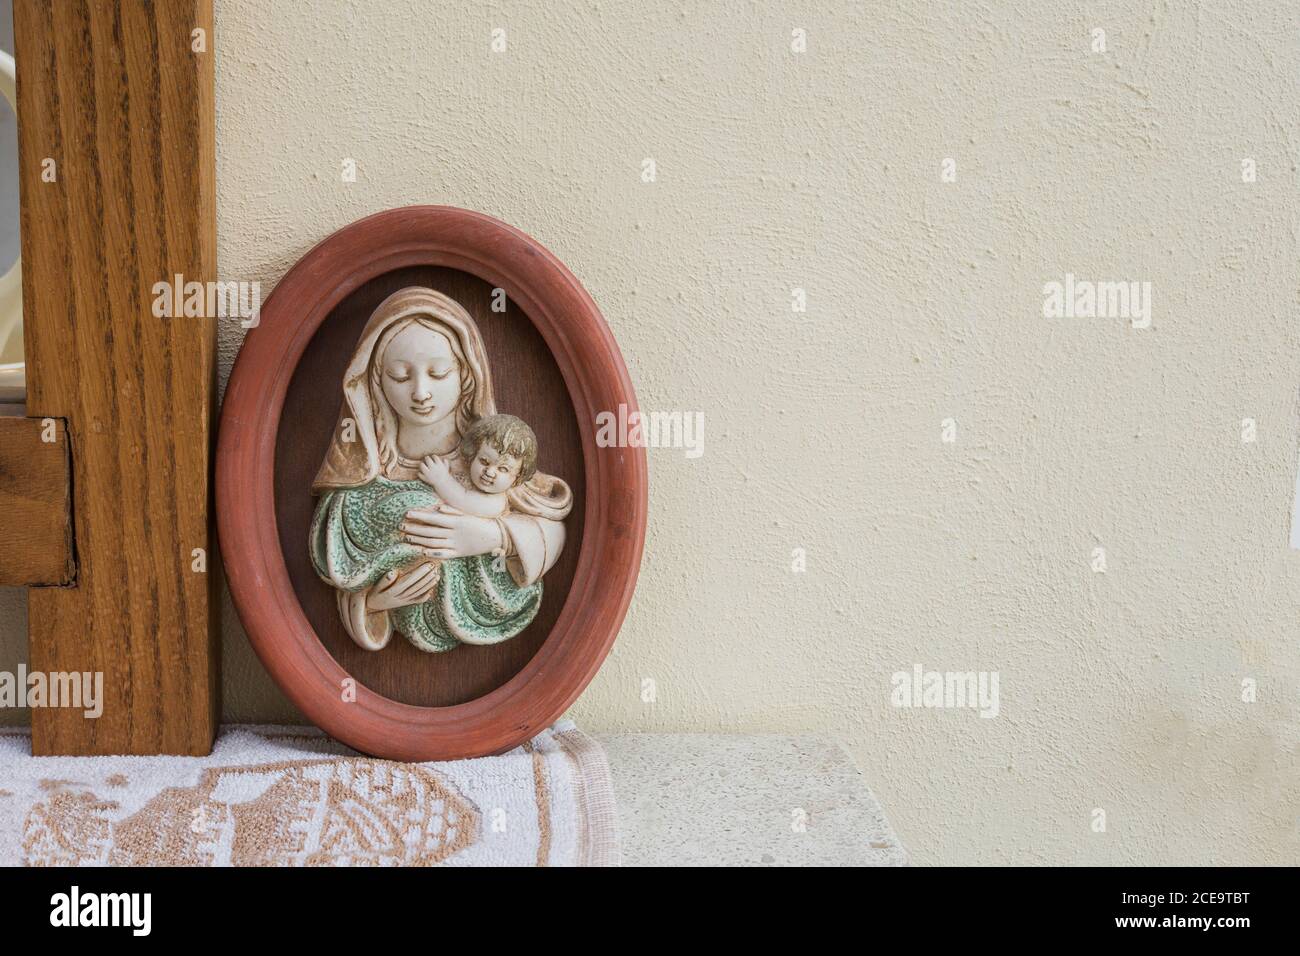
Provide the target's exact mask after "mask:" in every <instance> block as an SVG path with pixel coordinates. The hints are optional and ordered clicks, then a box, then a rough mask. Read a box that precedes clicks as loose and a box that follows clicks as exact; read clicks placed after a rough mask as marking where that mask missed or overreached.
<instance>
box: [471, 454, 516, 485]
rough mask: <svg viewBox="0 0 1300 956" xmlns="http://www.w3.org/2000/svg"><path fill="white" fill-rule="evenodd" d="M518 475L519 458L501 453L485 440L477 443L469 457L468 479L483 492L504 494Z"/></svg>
mask: <svg viewBox="0 0 1300 956" xmlns="http://www.w3.org/2000/svg"><path fill="white" fill-rule="evenodd" d="M518 477H519V459H518V458H516V457H515V456H514V455H503V454H502V453H501V452H499V451H497V450H496V449H495V448H493V447H492V446H491V445H489V444H488V443H487V442H483V443H482V444H481V445H479V446H478V451H477V452H476V453H475V454H474V457H473V458H472V459H470V463H469V480H470V481H471V482H473V483H474V487H475V488H477V489H478V490H479V491H482V492H484V493H485V494H489V495H499V494H504V493H505V492H507V491H509V490H510V489H511V488H513V487H514V484H515V479H516V478H518Z"/></svg>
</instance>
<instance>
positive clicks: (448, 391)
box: [380, 323, 460, 425]
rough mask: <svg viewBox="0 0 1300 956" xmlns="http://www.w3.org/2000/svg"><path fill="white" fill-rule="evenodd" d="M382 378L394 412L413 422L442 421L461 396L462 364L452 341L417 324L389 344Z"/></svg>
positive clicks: (409, 326)
mask: <svg viewBox="0 0 1300 956" xmlns="http://www.w3.org/2000/svg"><path fill="white" fill-rule="evenodd" d="M380 379H381V381H382V382H383V389H384V397H385V398H386V399H388V404H389V405H391V406H392V408H393V412H394V413H395V414H396V415H397V417H398V418H400V419H402V420H403V421H405V422H409V423H410V424H412V425H432V424H433V423H434V422H437V421H441V420H442V419H443V418H445V417H446V416H448V415H450V414H451V413H452V412H454V411H455V410H456V402H457V401H459V399H460V365H459V364H458V363H457V362H456V356H455V355H454V354H452V351H451V342H449V341H448V340H447V336H445V335H443V334H442V333H441V332H436V331H434V330H433V329H430V328H426V327H425V326H423V325H420V324H418V323H412V324H411V325H408V326H407V327H406V328H405V329H403V330H402V331H401V332H398V333H397V335H396V336H394V338H393V340H392V341H391V342H389V343H388V348H387V349H386V350H385V351H384V365H383V369H382V370H381V375H380Z"/></svg>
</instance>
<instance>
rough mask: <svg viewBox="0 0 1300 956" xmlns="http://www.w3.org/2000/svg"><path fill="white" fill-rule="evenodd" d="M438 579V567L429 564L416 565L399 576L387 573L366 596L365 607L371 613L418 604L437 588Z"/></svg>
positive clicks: (393, 572)
mask: <svg viewBox="0 0 1300 956" xmlns="http://www.w3.org/2000/svg"><path fill="white" fill-rule="evenodd" d="M439 577H440V575H439V574H438V566H437V565H436V564H429V563H426V564H419V565H416V566H415V567H414V568H412V569H411V570H409V571H403V572H402V573H401V574H398V573H397V572H396V571H389V572H388V573H387V574H385V575H384V576H383V577H382V578H380V579H379V581H378V582H377V583H376V584H375V586H374V587H372V588H371V589H370V593H369V594H367V595H366V607H367V608H369V609H370V610H371V611H391V610H393V609H394V608H398V607H406V606H407V605H410V604H420V603H422V602H423V601H425V600H426V599H427V598H428V597H429V595H430V594H431V593H432V592H433V589H434V588H435V587H437V586H438V578H439Z"/></svg>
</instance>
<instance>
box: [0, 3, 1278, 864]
mask: <svg viewBox="0 0 1300 956" xmlns="http://www.w3.org/2000/svg"><path fill="white" fill-rule="evenodd" d="M496 27H501V28H504V29H505V30H506V31H507V40H508V44H509V48H508V51H507V52H505V53H502V54H493V53H491V52H490V50H489V42H490V38H491V31H492V30H493V28H496ZM796 27H799V28H803V29H805V30H806V31H807V37H808V49H807V52H806V53H803V54H794V53H792V52H791V50H790V41H791V30H792V29H793V28H796ZM1094 27H1101V28H1103V29H1104V30H1105V31H1106V40H1107V47H1108V50H1107V52H1106V53H1104V54H1102V53H1094V52H1092V51H1091V48H1090V44H1091V36H1090V31H1091V30H1092V28H1094ZM1298 38H1300V23H1298V22H1297V14H1296V8H1295V7H1294V5H1290V4H1284V3H1268V2H1260V3H1250V2H1219V3H1210V2H1206V3H1190V2H1189V3H1144V4H1131V3H1121V2H1113V3H1087V4H1084V3H1081V2H1024V3H969V4H934V3H925V2H920V0H914V2H906V3H893V2H891V3H884V2H882V3H878V4H877V3H816V4H807V5H798V6H791V5H785V4H775V3H773V4H754V3H741V2H725V3H716V4H704V3H693V4H686V5H683V4H680V3H667V4H659V3H635V4H634V3H612V2H605V3H600V4H593V3H554V4H553V3H547V4H543V3H540V2H538V3H529V4H491V5H487V6H483V7H481V8H480V7H477V6H476V5H475V4H458V3H438V4H435V3H428V2H426V0H372V2H368V3H343V2H315V3H312V4H282V3H276V4H273V3H270V2H261V0H259V2H250V0H218V10H217V53H218V90H217V93H218V134H217V139H218V187H219V197H218V198H219V202H218V207H219V242H220V264H221V271H222V274H223V277H225V278H237V279H260V280H261V281H262V282H263V284H264V287H266V288H269V287H270V286H271V285H272V284H273V283H274V282H275V281H276V280H277V279H278V278H279V277H280V276H281V275H282V274H283V272H284V270H285V269H286V268H287V267H288V266H289V265H290V264H292V263H293V262H294V261H295V260H296V259H297V258H298V257H299V256H300V255H302V253H304V252H305V251H306V250H307V249H308V248H309V247H310V246H311V245H312V244H313V243H315V242H316V241H317V240H319V239H320V238H322V237H323V236H325V235H327V234H328V233H329V232H331V231H332V230H334V229H336V228H338V227H340V226H342V225H344V224H346V223H348V222H350V221H352V220H353V219H356V218H358V217H360V216H363V215H365V214H367V213H370V212H374V211H376V210H379V209H383V208H386V207H390V206H398V205H404V204H408V203H421V202H434V203H448V204H454V205H460V206H467V207H470V208H474V209H479V210H483V211H485V212H488V213H491V214H493V215H495V216H498V217H500V218H502V219H505V220H506V221H508V222H511V223H513V224H515V225H517V226H519V227H521V228H522V229H524V230H525V231H527V232H529V233H530V234H532V235H534V236H536V237H537V238H538V239H539V240H541V241H542V242H543V243H545V244H546V245H547V246H549V247H550V248H551V249H552V250H553V251H554V252H555V253H556V254H557V255H559V256H560V257H561V258H562V259H563V260H564V261H565V262H566V263H567V264H568V265H569V266H570V268H571V269H572V270H573V271H574V272H575V273H576V274H577V276H578V277H579V278H580V279H581V280H582V282H583V283H584V284H585V285H586V286H587V288H588V289H589V290H590V291H591V293H592V295H593V296H594V297H595V299H596V301H597V302H598V303H599V304H600V306H601V308H602V309H603V311H604V313H605V316H606V318H607V319H608V321H609V323H610V326H611V327H612V328H613V331H614V334H615V335H616V337H617V338H618V341H619V343H620V345H621V347H622V349H623V352H624V355H625V356H626V358H627V361H628V364H629V366H630V368H631V372H632V377H633V380H634V382H635V384H636V388H637V391H638V395H639V397H640V400H641V403H642V405H643V407H646V408H648V409H661V410H670V409H680V410H685V411H695V410H698V411H702V412H703V413H704V416H705V421H706V425H705V435H704V438H705V446H704V454H703V456H702V457H700V458H698V459H695V460H687V459H686V458H685V456H684V455H683V454H682V453H681V452H680V451H674V450H668V449H661V450H652V451H651V453H650V469H651V481H652V488H651V498H650V505H651V516H652V521H651V528H650V534H649V539H648V542H647V548H646V557H645V561H644V565H643V570H642V576H641V582H640V586H639V589H638V591H637V595H636V598H635V600H634V602H633V605H632V609H631V612H630V613H629V615H628V619H627V623H626V624H625V626H624V628H623V632H622V634H621V636H620V638H619V642H618V644H617V646H616V649H615V652H614V654H613V657H612V658H611V659H610V660H609V662H608V663H607V665H606V666H605V668H604V669H603V670H602V671H601V673H600V675H599V676H598V677H597V679H596V680H595V682H594V683H593V684H592V686H591V687H590V688H589V689H588V691H587V693H586V694H585V695H584V696H583V697H582V699H581V700H580V701H579V703H578V704H577V705H576V706H575V708H574V710H573V716H574V717H575V718H577V719H578V720H579V721H580V722H581V723H582V725H583V726H584V727H586V728H588V729H591V730H596V731H613V730H618V731H706V730H708V731H714V730H722V731H735V732H762V731H791V730H824V731H828V732H831V733H833V734H835V735H836V736H838V737H839V738H840V739H841V740H842V741H844V743H845V744H846V745H847V746H848V747H849V748H850V750H851V751H852V753H853V755H854V756H855V758H856V759H857V761H858V763H859V765H860V766H861V767H862V768H863V770H864V772H865V777H866V780H867V781H868V782H869V783H870V785H871V786H872V787H873V788H874V789H875V791H876V793H877V794H878V795H879V796H880V798H881V799H882V801H883V802H884V804H885V807H886V810H887V811H888V813H889V814H890V817H891V819H892V821H893V822H894V824H895V825H896V827H897V829H898V831H899V833H900V835H901V837H902V839H903V841H904V842H905V844H906V845H907V846H908V848H909V849H910V850H911V852H912V853H913V855H914V857H915V859H916V860H917V861H919V862H926V863H929V862H954V863H1011V862H1016V863H1045V862H1051V863H1170V864H1173V863H1211V862H1219V863H1248V862H1270V863H1294V862H1296V861H1297V859H1300V837H1298V835H1297V827H1298V825H1300V796H1298V789H1297V786H1296V784H1297V771H1298V762H1297V743H1296V741H1297V738H1298V732H1300V721H1298V720H1297V715H1296V710H1297V703H1298V701H1300V653H1298V652H1297V650H1296V648H1297V641H1296V631H1297V623H1296V622H1297V619H1298V617H1300V553H1291V552H1289V551H1288V550H1287V548H1286V541H1287V534H1288V522H1289V517H1288V515H1289V509H1290V496H1291V491H1292V483H1293V481H1294V469H1295V463H1296V457H1297V426H1298V424H1300V421H1298V415H1297V401H1296V396H1297V387H1298V386H1300V361H1297V359H1300V337H1298V336H1297V328H1296V316H1295V312H1296V306H1297V304H1298V303H1297V298H1298V294H1297V283H1296V256H1297V232H1298V229H1297V195H1298V194H1297V169H1296V160H1295V154H1296V150H1297V148H1298V147H1300V142H1298V141H1297V138H1296V133H1295V120H1296V117H1297V116H1300V96H1298V95H1297V88H1296V84H1295V77H1296V76H1297V75H1300V39H1298ZM345 157H346V158H352V159H355V160H356V162H357V166H358V180H357V182H355V183H350V184H345V183H342V182H340V176H339V171H340V163H341V161H342V160H343V159H344V158H345ZM647 157H652V158H653V159H654V160H655V161H656V164H657V169H658V179H657V181H656V182H654V183H653V184H646V183H643V182H642V181H641V179H640V172H641V163H642V160H643V159H645V158H647ZM945 157H953V158H955V160H956V162H957V181H956V182H955V183H943V182H941V179H940V166H941V162H942V160H943V159H944V158H945ZM1245 157H1251V158H1253V159H1255V160H1256V162H1257V168H1258V181H1257V182H1255V183H1253V184H1245V183H1243V182H1242V181H1241V160H1242V159H1243V158H1245ZM1067 272H1071V273H1073V274H1075V275H1077V276H1080V277H1084V278H1092V279H1107V280H1121V279H1122V280H1132V281H1149V282H1151V283H1152V288H1153V301H1154V308H1153V321H1152V325H1151V327H1150V328H1148V329H1143V330H1136V329H1133V328H1131V327H1129V326H1128V324H1127V323H1125V322H1124V321H1122V320H1119V319H1051V320H1049V319H1045V318H1043V317H1042V314H1041V308H1042V287H1043V285H1044V283H1046V282H1049V281H1052V280H1054V279H1055V280H1060V279H1062V278H1063V277H1064V275H1065V273H1067ZM794 287H802V288H803V289H805V290H806V291H807V302H808V311H807V313H806V314H795V313H793V312H792V311H791V289H792V288H794ZM239 339H240V331H239V329H238V328H237V327H236V326H235V325H234V324H233V323H232V324H231V325H229V326H228V327H226V328H224V329H223V330H222V338H221V358H222V370H223V375H224V374H225V373H226V371H227V370H228V368H229V363H230V361H231V360H232V358H233V356H234V354H235V352H236V350H237V348H238V345H239ZM948 417H952V418H954V419H955V420H956V422H957V441H956V442H955V443H953V444H944V443H942V442H941V441H940V431H941V426H940V423H941V421H942V420H943V419H945V418H948ZM1243 418H1253V419H1255V420H1256V421H1257V423H1258V426H1257V427H1258V436H1257V440H1256V441H1254V442H1253V443H1246V444H1243V442H1242V440H1241V421H1242V419H1243ZM1097 547H1103V548H1105V551H1106V561H1107V570H1106V571H1105V573H1104V574H1103V573H1095V572H1094V571H1093V569H1092V561H1093V553H1094V549H1095V548H1097ZM795 548H803V549H805V550H806V555H807V571H806V572H804V573H802V574H798V573H793V572H792V571H791V553H792V549H795ZM229 557H230V559H231V560H237V556H235V555H232V556H229ZM226 615H227V625H226V641H225V647H226V649H225V658H224V666H225V691H226V712H227V716H228V717H229V718H230V719H261V720H275V719H285V718H291V717H292V716H293V713H292V710H291V708H289V706H288V705H287V704H286V703H285V701H284V699H283V698H282V697H281V696H280V695H279V693H278V692H277V691H276V689H275V688H274V687H273V686H272V685H271V684H270V682H269V680H268V679H267V678H266V676H265V675H264V673H263V672H262V670H261V667H260V665H259V664H258V663H257V661H256V659H255V658H254V656H253V655H252V653H251V651H250V649H249V646H248V643H247V640H246V639H245V637H244V636H243V634H242V632H241V631H240V629H239V627H238V624H237V622H236V621H235V618H234V614H233V612H232V611H231V609H230V606H229V603H227V606H226ZM11 619H13V617H12V616H11ZM915 663H921V664H923V665H924V666H925V667H926V668H929V669H938V670H966V669H973V670H996V671H998V672H999V674H1000V679H1001V680H1000V691H1001V700H1000V704H1001V713H1000V715H999V716H998V718H997V719H991V720H984V719H980V718H979V717H978V716H977V715H976V714H975V713H974V712H971V711H965V710H900V709H895V708H893V707H891V706H890V702H889V696H890V690H891V685H890V675H891V674H892V673H893V672H895V671H899V670H910V669H911V667H912V666H913V664H915ZM645 677H650V678H653V679H654V680H655V681H656V683H657V690H658V699H657V702H656V703H654V704H653V705H651V704H646V703H643V702H642V700H641V694H640V691H641V682H642V679H643V678H645ZM1247 677H1250V678H1254V679H1255V680H1257V682H1258V700H1257V702H1254V703H1243V702H1242V700H1241V681H1242V679H1243V678H1247ZM789 802H790V806H791V807H796V806H801V803H800V796H799V794H797V793H791V794H790V798H789ZM1094 808H1103V809H1104V810H1105V811H1106V813H1107V832H1105V833H1094V832H1092V830H1091V828H1090V823H1091V820H1092V816H1091V814H1092V811H1093V809H1094ZM808 809H810V810H811V811H812V814H813V822H814V825H815V821H816V808H808ZM718 822H719V825H720V826H725V825H726V821H725V820H719V821H718ZM761 853H762V847H755V859H756V860H757V858H758V857H759V856H760V855H761Z"/></svg>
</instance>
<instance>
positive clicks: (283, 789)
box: [0, 721, 618, 866]
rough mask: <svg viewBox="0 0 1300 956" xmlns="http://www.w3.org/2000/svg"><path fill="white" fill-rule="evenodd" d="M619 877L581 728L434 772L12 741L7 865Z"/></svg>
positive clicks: (325, 750)
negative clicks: (516, 871) (417, 869)
mask: <svg viewBox="0 0 1300 956" xmlns="http://www.w3.org/2000/svg"><path fill="white" fill-rule="evenodd" d="M617 863H618V842H617V833H616V828H615V821H614V799H613V791H612V789H611V786H610V777H609V767H608V764H607V762H606V759H605V754H604V752H603V751H602V750H601V748H600V745H599V744H597V743H596V742H595V741H594V740H592V739H591V738H590V737H588V736H586V735H585V734H583V733H582V732H581V731H579V730H578V729H577V728H576V727H575V726H574V725H573V723H572V722H571V721H561V722H560V723H558V724H556V725H555V727H554V728H552V729H550V730H547V731H545V732H543V733H541V734H539V735H538V736H537V737H535V738H534V739H533V740H532V741H530V742H529V743H527V744H524V745H523V746H522V747H518V748H516V749H515V750H512V751H511V752H510V753H507V754H503V755H501V756H499V757H484V758H480V759H476V760H458V761H450V762H445V763H424V764H406V763H393V762H391V761H386V760H375V759H372V758H369V757H364V756H361V755H360V754H357V753H356V752H355V751H352V750H350V749H348V748H347V747H345V746H343V745H342V744H339V743H337V742H335V741H333V740H331V739H330V738H328V737H326V736H324V735H322V734H320V733H319V732H317V731H315V730H314V729H311V728H297V727H279V728H272V727H227V728H224V729H223V731H222V733H221V735H220V736H219V738H218V739H217V742H216V745H215V746H214V748H213V751H212V753H211V754H210V755H209V756H207V757H33V756H31V741H30V738H29V736H28V734H27V733H26V732H8V733H3V734H0V865H6V866H12V865H28V866H60V865H61V866H76V865H91V866H101V865H110V866H116V865H124V866H132V865H144V866H164V865H165V866H232V865H233V866H348V865H366V866H402V865H406V866H432V865H448V866H604V865H617Z"/></svg>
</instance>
